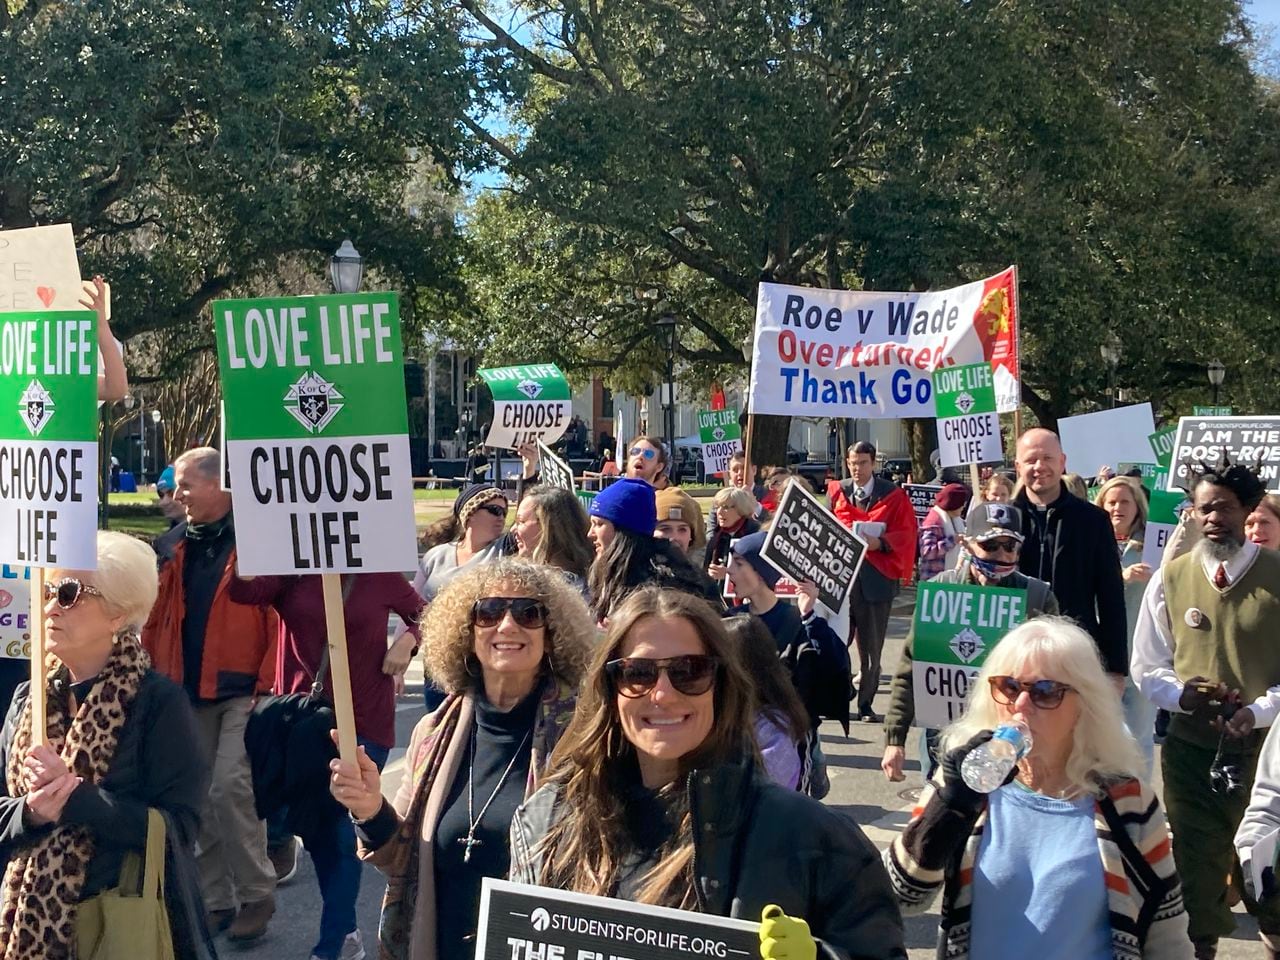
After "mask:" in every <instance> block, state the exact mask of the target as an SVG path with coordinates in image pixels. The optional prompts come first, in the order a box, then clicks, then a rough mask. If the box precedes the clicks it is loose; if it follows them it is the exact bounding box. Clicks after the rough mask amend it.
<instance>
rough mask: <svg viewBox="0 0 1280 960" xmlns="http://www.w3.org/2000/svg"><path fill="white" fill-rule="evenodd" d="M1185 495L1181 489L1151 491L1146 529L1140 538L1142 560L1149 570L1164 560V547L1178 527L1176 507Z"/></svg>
mask: <svg viewBox="0 0 1280 960" xmlns="http://www.w3.org/2000/svg"><path fill="white" fill-rule="evenodd" d="M1185 500H1186V497H1185V496H1184V495H1183V494H1182V492H1181V491H1179V492H1178V493H1167V492H1165V491H1163V490H1156V491H1153V492H1152V494H1151V500H1150V502H1149V503H1148V504H1147V529H1146V532H1145V533H1144V534H1143V539H1142V562H1143V563H1145V564H1146V565H1147V566H1149V567H1150V568H1151V572H1152V573H1154V572H1155V571H1157V570H1159V569H1160V564H1161V562H1162V561H1163V560H1164V548H1165V546H1166V545H1167V544H1168V543H1169V538H1170V537H1171V536H1173V531H1174V530H1176V529H1177V528H1178V508H1179V507H1181V506H1182V504H1183V503H1184V502H1185Z"/></svg>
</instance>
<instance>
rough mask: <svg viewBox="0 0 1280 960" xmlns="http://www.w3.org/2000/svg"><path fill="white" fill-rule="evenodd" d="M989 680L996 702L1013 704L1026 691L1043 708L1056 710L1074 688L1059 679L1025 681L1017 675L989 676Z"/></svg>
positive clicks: (993, 698) (1033, 701)
mask: <svg viewBox="0 0 1280 960" xmlns="http://www.w3.org/2000/svg"><path fill="white" fill-rule="evenodd" d="M987 682H988V683H990V684H991V699H992V700H994V701H995V702H996V703H1003V704H1009V705H1012V704H1013V703H1015V702H1016V701H1017V699H1018V695H1019V694H1021V693H1026V694H1027V696H1029V697H1030V698H1031V702H1032V703H1033V704H1035V705H1036V706H1037V707H1039V708H1040V709H1041V710H1056V709H1057V708H1058V707H1060V706H1062V698H1063V697H1065V696H1066V695H1067V692H1068V691H1070V690H1071V689H1073V688H1072V687H1069V686H1067V684H1065V683H1059V682H1058V681H1057V680H1032V681H1031V682H1030V683H1023V682H1022V681H1021V680H1018V679H1017V678H1015V677H987Z"/></svg>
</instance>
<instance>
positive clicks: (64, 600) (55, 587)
mask: <svg viewBox="0 0 1280 960" xmlns="http://www.w3.org/2000/svg"><path fill="white" fill-rule="evenodd" d="M85 596H88V597H100V596H102V591H101V590H99V589H98V588H97V587H95V586H91V585H90V584H87V583H81V582H80V581H79V580H77V579H76V578H75V577H65V578H64V579H62V580H59V581H58V582H57V583H51V582H46V583H45V585H44V598H45V600H53V599H55V598H56V599H57V601H58V606H59V607H61V608H62V609H63V610H70V609H71V608H72V607H74V606H75V605H76V604H77V603H79V602H80V598H81V597H85Z"/></svg>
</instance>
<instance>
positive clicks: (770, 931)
mask: <svg viewBox="0 0 1280 960" xmlns="http://www.w3.org/2000/svg"><path fill="white" fill-rule="evenodd" d="M760 957H761V960H817V957H818V944H817V941H815V940H814V939H813V935H812V934H811V933H809V924H807V923H805V922H804V921H803V920H801V919H799V918H798V917H788V916H787V915H786V914H785V913H783V912H782V908H781V907H779V906H777V905H776V904H772V903H771V904H769V906H767V907H765V908H764V909H763V910H762V911H760Z"/></svg>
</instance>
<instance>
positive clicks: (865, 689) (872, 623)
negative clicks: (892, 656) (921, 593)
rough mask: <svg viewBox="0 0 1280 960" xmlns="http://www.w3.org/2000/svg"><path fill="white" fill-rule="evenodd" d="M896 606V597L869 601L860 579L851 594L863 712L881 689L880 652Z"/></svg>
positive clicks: (851, 617) (852, 626) (859, 706)
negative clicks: (894, 600)
mask: <svg viewBox="0 0 1280 960" xmlns="http://www.w3.org/2000/svg"><path fill="white" fill-rule="evenodd" d="M864 572H865V571H864ZM859 579H861V577H859ZM892 606H893V597H892V596H891V597H889V599H887V600H884V601H881V602H877V603H872V602H870V601H868V600H867V599H866V597H865V596H864V595H863V592H862V587H861V584H859V583H857V582H855V583H854V585H853V590H851V591H850V593H849V626H850V627H851V630H850V633H851V634H852V640H853V642H854V643H856V644H857V648H858V669H859V670H860V671H861V673H862V680H861V682H860V683H859V684H858V711H859V712H860V713H865V712H867V711H869V710H871V703H872V701H873V700H875V698H876V691H877V690H879V689H880V655H881V654H882V653H883V652H884V637H885V634H886V633H888V632H889V610H890V608H891V607H892Z"/></svg>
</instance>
